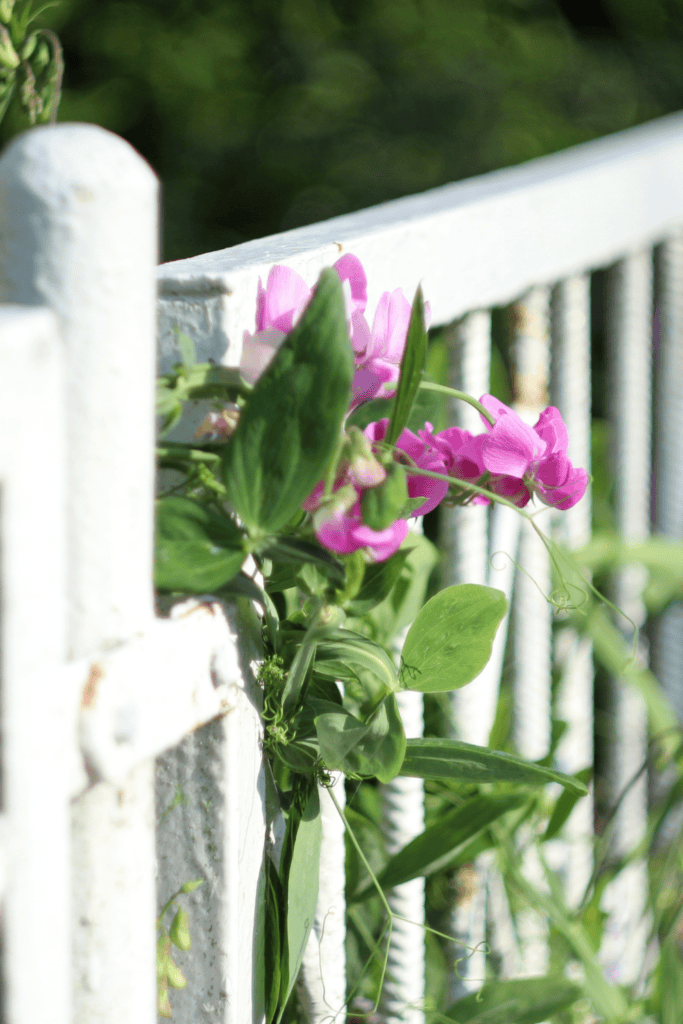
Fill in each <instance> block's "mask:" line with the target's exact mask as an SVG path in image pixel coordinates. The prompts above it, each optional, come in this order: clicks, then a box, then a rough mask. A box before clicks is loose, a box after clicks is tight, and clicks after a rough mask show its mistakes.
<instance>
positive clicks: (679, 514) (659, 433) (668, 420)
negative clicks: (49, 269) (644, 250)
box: [653, 230, 683, 721]
mask: <svg viewBox="0 0 683 1024" xmlns="http://www.w3.org/2000/svg"><path fill="white" fill-rule="evenodd" d="M660 267H661V285H660V302H659V344H658V348H657V351H656V353H655V360H656V363H655V373H656V378H655V386H656V391H655V395H656V399H655V406H654V408H655V420H656V438H655V441H656V444H655V457H656V463H655V467H656V475H655V483H656V498H655V525H656V528H657V530H658V531H660V532H661V533H663V534H665V535H666V536H667V537H673V538H675V539H676V540H683V469H682V467H683V231H680V230H679V231H677V232H676V234H674V235H672V236H671V237H670V238H669V239H667V241H666V242H665V243H664V244H663V245H662V248H661V259H660ZM653 660H654V663H655V671H656V673H657V677H658V679H659V681H660V682H661V684H662V686H663V687H664V689H665V690H666V693H667V695H668V697H669V700H670V701H671V703H672V704H673V706H674V708H675V710H676V712H677V713H678V716H679V718H680V719H681V720H682V721H683V607H682V606H681V605H680V604H676V605H674V606H673V607H671V608H668V609H667V610H666V611H665V612H664V613H663V614H662V615H661V617H660V619H659V621H658V622H657V624H656V629H655V643H654V651H653Z"/></svg>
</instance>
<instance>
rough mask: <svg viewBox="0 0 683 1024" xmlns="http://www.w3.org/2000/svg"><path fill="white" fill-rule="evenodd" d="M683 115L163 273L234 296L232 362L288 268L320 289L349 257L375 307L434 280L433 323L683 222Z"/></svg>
mask: <svg viewBox="0 0 683 1024" xmlns="http://www.w3.org/2000/svg"><path fill="white" fill-rule="evenodd" d="M682 183H683V115H682V114H673V115H671V116H669V117H665V118H660V119H658V120H657V121H655V122H652V123H650V124H645V125H641V126H639V127H637V128H632V129H629V130H628V131H624V132H619V133H617V134H615V135H611V136H608V137H607V138H602V139H597V140H595V141H593V142H587V143H584V144H582V145H580V146H575V147H573V148H571V149H568V150H565V151H563V152H561V153H556V154H553V155H551V156H547V157H541V158H540V159H537V160H532V161H530V162H528V163H526V164H522V165H521V166H518V167H511V168H507V169H504V170H499V171H493V172H491V173H489V174H484V175H481V176H479V177H475V178H470V179H468V180H466V181H462V182H457V183H455V184H452V185H445V186H442V187H440V188H435V189H432V190H430V191H428V192H424V193H422V194H420V195H416V196H409V197H407V198H405V199H397V200H395V201H393V202H389V203H384V204H382V205H380V206H375V207H372V208H370V209H367V210H362V211H360V212H359V213H352V214H346V215H344V216H342V217H335V218H333V219H332V220H328V221H323V222H321V223H318V224H311V225H309V226H307V227H302V228H296V229H295V230H292V231H286V232H284V233H282V234H279V235H272V236H270V237H269V238H262V239H258V240H256V241H252V242H245V243H244V244H242V245H236V246H233V247H231V248H229V249H222V250H219V251H218V252H212V253H205V254H203V255H201V256H195V257H193V258H191V259H186V260H178V261H176V262H173V263H167V264H164V265H163V266H161V267H160V268H159V287H160V294H161V298H162V300H163V299H167V300H171V301H172V300H173V298H174V297H180V296H183V297H184V298H189V297H190V296H195V297H196V298H197V299H198V300H200V301H201V298H202V297H206V298H208V297H209V296H214V297H219V296H220V297H222V306H223V314H222V320H223V324H222V330H223V331H224V332H225V336H226V338H227V340H228V342H229V347H230V349H231V355H232V358H231V359H230V360H229V361H230V362H232V361H233V359H234V357H235V355H237V352H236V346H238V345H239V340H240V339H241V337H242V332H243V331H244V330H250V331H251V330H253V329H254V310H255V298H256V287H257V280H258V278H259V277H261V279H262V280H263V281H264V283H265V278H266V277H267V274H268V271H269V269H270V267H271V266H273V265H274V264H276V263H286V264H287V265H288V266H290V267H292V268H293V269H295V270H297V271H298V272H299V273H300V274H301V275H302V276H303V277H304V279H305V280H306V281H307V282H308V283H309V284H313V283H314V282H315V280H316V278H317V276H318V274H319V272H320V270H321V268H322V267H324V266H329V265H331V264H332V263H333V262H334V261H335V260H336V259H337V258H338V257H339V255H340V253H341V252H342V251H344V252H348V251H352V252H354V253H355V254H356V255H357V256H358V257H359V258H360V259H361V260H362V261H363V264H364V266H365V268H366V270H367V273H368V286H369V295H368V300H369V303H368V304H369V308H370V310H372V309H373V308H374V303H375V302H376V300H377V299H378V298H379V295H380V294H381V293H382V292H383V291H386V290H388V289H394V288H397V287H401V288H403V290H404V291H405V292H406V294H408V295H410V296H411V297H412V295H413V293H414V291H415V288H416V287H417V285H418V284H419V283H420V282H421V283H422V285H423V288H424V292H425V295H426V297H427V298H428V299H429V301H430V303H431V306H432V319H433V323H435V324H439V323H447V322H449V321H451V320H453V319H455V318H456V317H458V316H461V315H462V314H464V313H466V312H468V311H470V310H472V309H477V308H486V307H489V306H492V305H495V304H500V303H504V302H508V301H511V300H512V299H514V298H516V297H517V296H519V295H521V294H522V293H523V292H525V291H526V290H527V289H528V288H530V287H531V286H532V285H535V284H539V283H551V282H554V281H557V280H559V279H561V278H563V277H567V276H569V275H571V274H573V273H576V272H579V271H583V270H587V269H594V268H597V267H600V266H605V265H607V264H609V263H611V262H612V261H614V260H615V259H617V257H619V256H622V255H624V253H627V252H630V251H633V250H634V249H636V248H639V247H641V246H643V245H646V244H648V243H653V242H657V241H659V240H661V238H662V237H663V236H664V235H665V234H669V233H670V232H671V229H672V226H673V225H676V224H678V223H682V222H683V184H682Z"/></svg>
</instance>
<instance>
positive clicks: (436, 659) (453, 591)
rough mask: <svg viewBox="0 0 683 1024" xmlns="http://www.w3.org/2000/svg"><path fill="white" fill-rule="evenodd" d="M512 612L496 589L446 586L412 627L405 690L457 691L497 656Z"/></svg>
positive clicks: (404, 669)
mask: <svg viewBox="0 0 683 1024" xmlns="http://www.w3.org/2000/svg"><path fill="white" fill-rule="evenodd" d="M506 611H507V601H506V600H505V595H504V594H503V593H502V592H501V591H500V590H494V589H493V587H482V586H479V585H477V584H474V583H464V584H461V585H459V586H455V587H446V589H445V590H442V591H440V592H439V593H438V594H436V596H435V597H432V598H431V600H429V601H428V602H427V604H426V605H425V606H424V608H423V609H422V611H421V612H420V613H419V615H418V616H417V618H416V619H415V622H414V623H413V625H412V626H411V627H410V630H409V632H408V636H407V637H406V640H405V643H404V645H403V651H402V652H401V670H400V680H401V686H402V687H403V688H404V689H406V690H419V691H420V692H421V693H438V692H443V691H445V690H457V689H458V688H459V687H460V686H465V684H466V683H470V682H471V681H472V680H473V679H474V678H475V677H476V676H478V675H479V673H480V672H481V670H482V669H483V668H484V666H485V665H486V662H487V661H488V660H489V658H490V657H491V645H492V644H493V638H494V636H495V634H496V630H497V629H498V626H499V625H500V622H501V620H502V618H503V616H504V615H505V613H506Z"/></svg>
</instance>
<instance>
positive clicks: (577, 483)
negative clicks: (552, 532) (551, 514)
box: [538, 463, 588, 511]
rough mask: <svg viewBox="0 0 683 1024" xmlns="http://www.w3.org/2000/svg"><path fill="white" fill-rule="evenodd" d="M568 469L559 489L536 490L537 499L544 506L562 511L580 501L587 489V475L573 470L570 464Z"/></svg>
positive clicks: (582, 470)
mask: <svg viewBox="0 0 683 1024" xmlns="http://www.w3.org/2000/svg"><path fill="white" fill-rule="evenodd" d="M569 467H570V468H569V472H568V474H567V476H566V478H565V480H564V483H562V484H561V485H560V486H559V487H552V488H549V487H539V488H538V494H539V497H540V499H541V501H542V502H543V503H544V504H546V505H552V507H553V508H559V509H561V510H562V511H564V510H565V509H568V508H572V507H573V506H574V505H576V503H577V502H578V501H581V499H582V498H583V496H584V494H585V493H586V488H587V487H588V473H587V472H586V470H585V469H574V467H573V466H572V465H571V463H570V464H569Z"/></svg>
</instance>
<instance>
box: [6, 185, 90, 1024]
mask: <svg viewBox="0 0 683 1024" xmlns="http://www.w3.org/2000/svg"><path fill="white" fill-rule="evenodd" d="M2 180H6V179H4V176H3V168H2V166H1V165H0V182H1V181H2ZM0 187H1V186H0ZM0 218H3V214H2V213H0ZM61 356H62V352H61V345H60V340H59V337H58V334H57V326H56V322H55V318H54V317H53V316H52V314H51V313H49V312H48V311H47V310H42V309H26V308H20V307H19V306H3V307H0V563H1V564H0V579H1V590H2V609H1V620H0V621H1V629H2V643H1V645H0V649H1V651H2V665H1V678H2V800H3V812H4V813H3V850H2V853H3V862H4V863H3V876H4V881H5V883H6V892H5V897H4V908H3V950H2V960H3V963H2V975H3V1007H2V1008H3V1020H4V1021H6V1022H7V1024H35V1022H36V1021H44V1020H49V1021H54V1022H55V1024H71V1020H72V1016H71V1014H72V1010H71V983H70V979H71V943H70V933H71V920H70V917H71V908H70V903H69V893H70V864H69V846H70V842H69V839H70V837H69V803H68V785H69V768H70V754H73V747H74V740H75V735H74V730H73V722H72V723H71V727H70V723H69V720H68V715H67V708H66V704H67V697H68V695H67V694H65V693H64V692H62V691H61V690H60V689H59V687H58V686H56V685H55V683H56V681H57V680H58V678H59V675H58V673H59V668H60V666H61V664H62V663H63V660H64V657H65V653H66V603H65V589H64V581H65V569H66V565H65V557H64V555H65V552H64V441H63V377H62V358H61ZM3 887H4V886H3ZM46 929H47V931H46ZM46 941H47V943H48V945H49V955H47V956H46V955H45V950H46Z"/></svg>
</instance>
